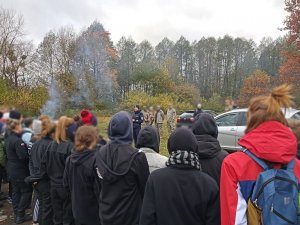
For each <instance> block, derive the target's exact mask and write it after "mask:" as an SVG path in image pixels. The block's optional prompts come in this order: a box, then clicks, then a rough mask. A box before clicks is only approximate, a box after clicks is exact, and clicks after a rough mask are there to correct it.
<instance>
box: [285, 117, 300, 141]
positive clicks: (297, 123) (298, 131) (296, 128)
mask: <svg viewBox="0 0 300 225" xmlns="http://www.w3.org/2000/svg"><path fill="white" fill-rule="evenodd" d="M287 121H288V126H289V127H290V128H291V129H292V131H293V133H294V134H295V136H296V137H297V140H298V142H300V120H295V119H288V120H287Z"/></svg>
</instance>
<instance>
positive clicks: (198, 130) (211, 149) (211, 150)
mask: <svg viewBox="0 0 300 225" xmlns="http://www.w3.org/2000/svg"><path fill="white" fill-rule="evenodd" d="M192 131H193V133H194V134H195V136H196V139H197V142H198V155H199V160H200V164H201V168H202V171H203V172H205V173H207V174H208V175H210V176H211V177H212V178H214V179H215V181H216V182H217V184H218V185H219V186H220V176H221V166H222V162H223V159H224V158H225V157H226V156H227V155H228V153H227V152H226V151H224V150H222V149H221V146H220V144H219V141H218V140H217V138H218V127H217V124H216V121H215V119H214V118H213V116H212V115H210V114H208V113H200V114H198V115H197V117H196V121H195V123H194V124H193V126H192Z"/></svg>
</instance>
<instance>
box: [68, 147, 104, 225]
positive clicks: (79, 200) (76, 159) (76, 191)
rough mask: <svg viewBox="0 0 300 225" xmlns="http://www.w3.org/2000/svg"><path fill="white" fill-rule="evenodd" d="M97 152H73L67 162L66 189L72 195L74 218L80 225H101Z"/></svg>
mask: <svg viewBox="0 0 300 225" xmlns="http://www.w3.org/2000/svg"><path fill="white" fill-rule="evenodd" d="M96 151H97V150H96V149H95V150H94V151H90V150H85V151H83V152H82V153H78V152H73V153H72V154H71V156H70V157H68V158H67V161H66V168H65V173H64V187H65V188H66V189H67V191H68V192H70V193H71V198H72V210H73V216H74V218H75V221H76V222H77V223H79V224H85V225H100V219H99V202H98V198H99V193H100V191H99V186H98V185H97V174H96V171H95V170H94V164H95V154H96Z"/></svg>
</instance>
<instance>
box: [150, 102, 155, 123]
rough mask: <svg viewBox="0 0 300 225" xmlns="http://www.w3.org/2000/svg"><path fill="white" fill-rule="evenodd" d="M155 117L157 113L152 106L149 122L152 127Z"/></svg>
mask: <svg viewBox="0 0 300 225" xmlns="http://www.w3.org/2000/svg"><path fill="white" fill-rule="evenodd" d="M154 116H155V112H154V109H153V107H152V106H150V107H149V121H150V125H151V126H152V125H153V123H154Z"/></svg>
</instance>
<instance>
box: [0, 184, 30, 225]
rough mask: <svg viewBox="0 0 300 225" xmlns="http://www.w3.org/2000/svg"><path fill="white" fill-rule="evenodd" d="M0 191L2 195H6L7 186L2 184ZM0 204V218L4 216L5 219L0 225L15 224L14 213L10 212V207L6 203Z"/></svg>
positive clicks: (24, 224)
mask: <svg viewBox="0 0 300 225" xmlns="http://www.w3.org/2000/svg"><path fill="white" fill-rule="evenodd" d="M2 191H3V192H4V193H8V184H3V185H2ZM1 204H3V205H4V206H3V207H2V208H0V217H1V216H2V215H6V216H7V219H6V220H5V221H3V222H0V225H12V224H15V223H14V213H13V210H12V205H11V204H10V203H9V202H8V201H7V200H4V201H1ZM29 212H30V210H28V211H27V213H29ZM31 224H32V222H31V221H30V222H26V223H22V225H31Z"/></svg>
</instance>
